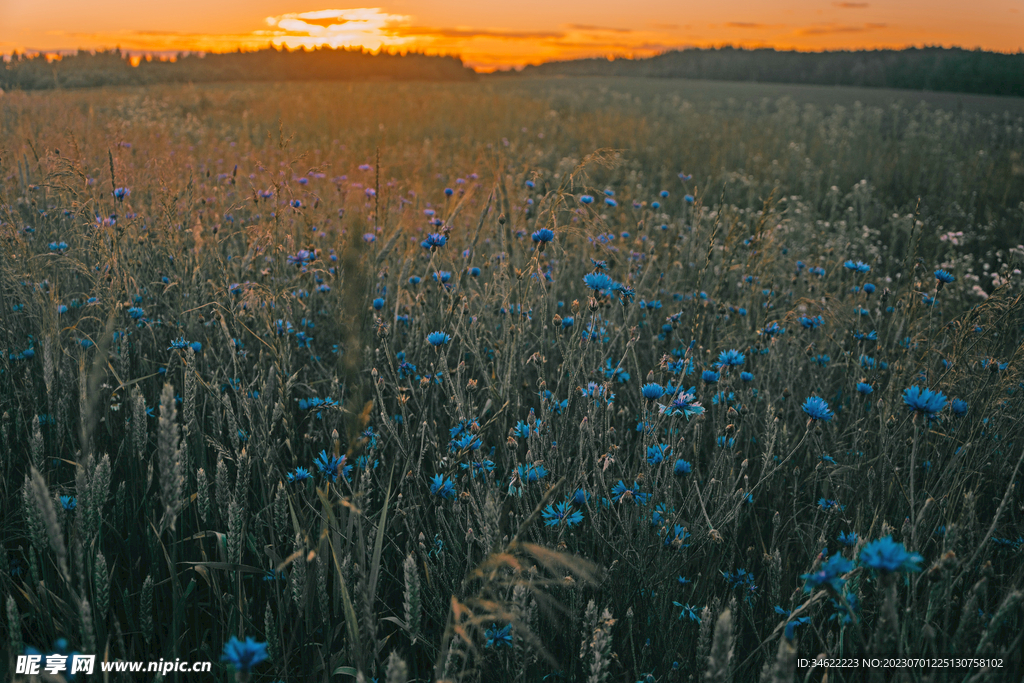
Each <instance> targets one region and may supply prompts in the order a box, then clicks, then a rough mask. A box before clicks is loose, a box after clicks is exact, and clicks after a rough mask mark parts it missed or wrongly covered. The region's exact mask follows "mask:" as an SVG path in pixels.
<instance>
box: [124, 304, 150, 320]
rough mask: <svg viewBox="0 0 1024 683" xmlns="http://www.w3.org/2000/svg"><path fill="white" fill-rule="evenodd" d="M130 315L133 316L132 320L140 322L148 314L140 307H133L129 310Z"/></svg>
mask: <svg viewBox="0 0 1024 683" xmlns="http://www.w3.org/2000/svg"><path fill="white" fill-rule="evenodd" d="M128 315H129V316H131V318H132V320H138V319H139V318H141V317H142V316H144V315H146V312H145V311H144V310H142V309H141V308H139V307H138V306H132V307H131V308H129V309H128Z"/></svg>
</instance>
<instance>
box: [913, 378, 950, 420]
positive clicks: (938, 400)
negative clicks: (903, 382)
mask: <svg viewBox="0 0 1024 683" xmlns="http://www.w3.org/2000/svg"><path fill="white" fill-rule="evenodd" d="M903 402H904V403H905V404H906V406H907V408H909V409H910V410H912V411H914V412H917V413H922V414H924V415H927V416H928V417H934V416H935V414H936V413H938V412H939V411H941V410H942V409H943V408H945V407H946V395H945V394H943V393H942V392H941V391H932V390H931V389H922V388H921V387H919V386H916V385H915V386H912V387H909V388H907V389H905V390H904V391H903Z"/></svg>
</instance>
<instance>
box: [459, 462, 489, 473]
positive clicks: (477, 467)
mask: <svg viewBox="0 0 1024 683" xmlns="http://www.w3.org/2000/svg"><path fill="white" fill-rule="evenodd" d="M459 467H461V468H462V469H464V470H468V469H472V472H470V475H471V476H473V477H476V475H477V473H479V472H493V471H494V461H493V460H474V461H473V462H471V463H468V464H467V463H462V464H461V465H459Z"/></svg>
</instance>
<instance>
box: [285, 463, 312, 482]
mask: <svg viewBox="0 0 1024 683" xmlns="http://www.w3.org/2000/svg"><path fill="white" fill-rule="evenodd" d="M310 476H311V475H310V474H309V470H307V469H306V468H305V467H296V468H295V471H294V472H289V473H288V481H289V482H293V483H294V482H297V481H305V480H306V479H309V478H310Z"/></svg>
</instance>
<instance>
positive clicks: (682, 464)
mask: <svg viewBox="0 0 1024 683" xmlns="http://www.w3.org/2000/svg"><path fill="white" fill-rule="evenodd" d="M692 471H693V466H692V465H691V464H690V463H688V462H687V461H685V460H683V459H682V458H679V459H678V460H676V464H675V466H674V467H673V468H672V472H673V473H674V474H675V475H676V476H677V477H682V476H684V475H687V474H689V473H690V472H692Z"/></svg>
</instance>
